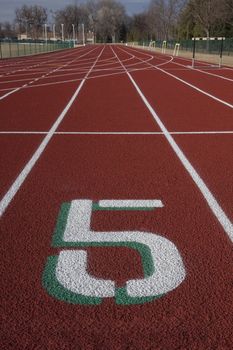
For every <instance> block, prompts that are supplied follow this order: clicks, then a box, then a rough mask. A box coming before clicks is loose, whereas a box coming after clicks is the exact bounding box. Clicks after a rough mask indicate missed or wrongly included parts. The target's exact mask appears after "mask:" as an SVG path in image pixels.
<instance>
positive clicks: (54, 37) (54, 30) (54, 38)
mask: <svg viewBox="0 0 233 350" xmlns="http://www.w3.org/2000/svg"><path fill="white" fill-rule="evenodd" d="M53 40H56V29H55V24H53Z"/></svg>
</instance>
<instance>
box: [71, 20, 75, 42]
mask: <svg viewBox="0 0 233 350" xmlns="http://www.w3.org/2000/svg"><path fill="white" fill-rule="evenodd" d="M72 27H73V43H74V44H75V31H74V24H72Z"/></svg>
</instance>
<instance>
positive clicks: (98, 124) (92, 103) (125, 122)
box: [58, 47, 158, 132]
mask: <svg viewBox="0 0 233 350" xmlns="http://www.w3.org/2000/svg"><path fill="white" fill-rule="evenodd" d="M112 57H113V58H114V63H112V64H111V71H110V72H109V74H110V76H109V77H100V78H99V79H98V78H96V79H91V78H92V77H93V76H95V77H97V76H98V75H97V74H98V73H97V72H95V71H94V70H93V71H92V72H91V74H90V75H89V80H88V81H87V83H86V85H85V86H84V88H83V89H82V91H81V93H80V98H79V99H78V100H76V101H75V102H74V104H73V105H72V107H71V108H70V110H69V112H68V114H67V117H66V118H65V119H64V121H63V122H62V123H61V125H60V127H59V129H58V131H68V130H74V131H101V132H104V131H106V132H107V131H151V130H152V131H153V130H154V131H158V128H157V126H156V125H155V123H154V121H153V120H152V119H151V118H150V117H149V113H148V111H147V110H146V108H145V106H143V103H142V102H141V101H140V99H139V98H138V97H137V96H135V93H134V91H133V90H131V89H129V88H128V81H127V77H126V76H125V74H121V75H117V76H111V74H114V72H115V70H119V69H121V70H122V67H121V65H120V64H119V62H118V61H117V60H116V58H115V57H114V55H113V54H112V51H111V49H110V48H109V47H107V48H106V50H105V52H104V54H103V58H112ZM135 61H136V63H137V62H138V61H137V60H135ZM134 63H135V62H134ZM130 64H131V63H130ZM139 64H141V62H139ZM100 67H101V64H100V65H99V64H98V63H97V65H96V67H95V70H98V71H99V69H100ZM99 74H100V76H101V71H100V72H99ZM116 101H118V102H117V103H116ZM129 105H130V106H132V108H129Z"/></svg>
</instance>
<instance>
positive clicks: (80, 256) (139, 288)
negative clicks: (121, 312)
mask: <svg viewBox="0 0 233 350" xmlns="http://www.w3.org/2000/svg"><path fill="white" fill-rule="evenodd" d="M158 207H163V204H162V202H161V201H159V200H112V201H111V200H103V201H100V202H99V203H96V204H95V203H93V202H92V201H91V200H74V201H72V202H71V203H64V204H63V205H62V208H61V212H60V215H59V218H58V222H57V227H56V231H55V234H54V237H53V246H54V247H63V248H64V247H69V249H63V250H61V251H60V253H59V255H58V256H50V257H49V258H48V260H47V264H46V267H45V270H44V274H43V285H44V287H45V288H46V290H47V291H48V293H49V294H50V295H52V296H54V297H55V298H57V299H60V300H63V301H67V302H69V303H74V304H94V305H95V304H100V303H101V302H102V300H103V298H109V297H112V298H113V297H114V298H115V301H116V303H117V304H126V305H127V304H140V303H145V302H149V301H152V300H153V299H155V298H158V297H161V296H162V295H164V294H166V293H168V292H170V291H171V290H173V289H175V288H177V287H178V286H179V285H180V284H181V282H182V281H183V280H184V278H185V268H184V265H183V262H182V258H181V256H180V254H179V251H178V250H177V248H176V247H175V245H174V244H173V243H172V242H171V241H169V240H168V239H166V238H164V237H162V236H160V235H158V234H155V233H149V232H141V231H120V232H96V231H92V230H91V215H92V211H95V210H152V209H154V208H158ZM90 246H97V247H98V246H101V247H103V246H106V247H108V246H119V247H120V246H121V247H122V246H124V247H130V248H133V249H136V250H137V251H138V252H139V253H140V255H141V259H142V264H143V271H144V278H141V279H132V280H128V281H127V283H126V285H125V287H123V288H117V287H116V285H115V282H114V281H112V280H104V279H99V278H95V277H94V276H91V275H90V274H89V273H88V269H87V267H88V255H87V252H86V251H85V250H77V249H70V248H72V247H73V248H80V247H90Z"/></svg>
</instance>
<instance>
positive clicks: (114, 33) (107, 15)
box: [96, 0, 126, 42]
mask: <svg viewBox="0 0 233 350" xmlns="http://www.w3.org/2000/svg"><path fill="white" fill-rule="evenodd" d="M125 17H126V14H125V8H124V6H123V5H122V4H120V3H119V2H117V1H115V0H100V1H99V3H98V6H97V17H96V19H97V22H96V27H97V35H98V36H99V38H100V39H101V40H102V41H103V42H107V41H112V42H115V41H117V40H118V39H119V31H120V28H121V26H122V24H123V23H124V20H125Z"/></svg>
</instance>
